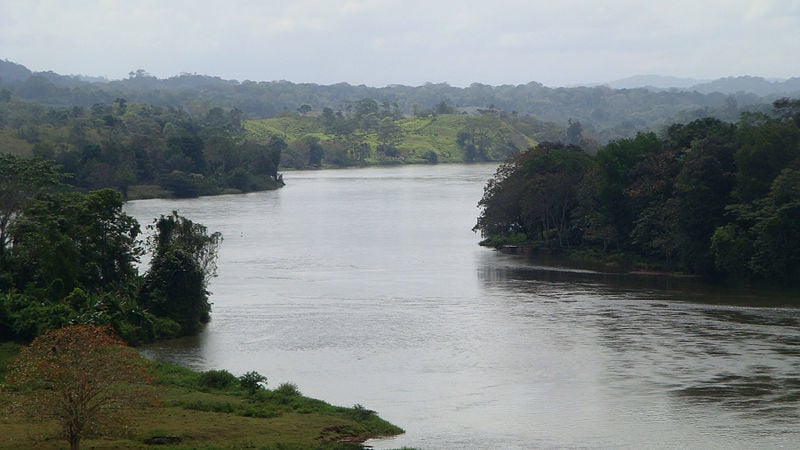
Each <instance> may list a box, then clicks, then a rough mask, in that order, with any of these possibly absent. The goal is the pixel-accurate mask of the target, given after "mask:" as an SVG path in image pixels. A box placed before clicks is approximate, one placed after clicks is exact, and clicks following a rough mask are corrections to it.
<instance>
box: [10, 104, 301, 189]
mask: <svg viewBox="0 0 800 450" xmlns="http://www.w3.org/2000/svg"><path fill="white" fill-rule="evenodd" d="M6 93H7V91H6ZM285 147H286V143H285V142H284V141H283V140H282V139H280V138H279V137H277V136H267V137H265V138H264V139H262V140H253V139H248V137H247V133H246V132H245V130H244V129H243V128H242V126H241V111H238V110H236V109H233V110H227V111H225V110H223V109H221V108H211V109H209V110H206V111H204V112H203V114H202V115H200V116H199V117H195V116H191V115H189V114H188V113H186V112H185V111H183V110H180V109H175V108H172V107H161V106H153V105H146V104H139V103H129V102H128V101H126V100H125V99H123V98H118V99H116V100H114V101H113V102H112V103H108V104H100V103H98V104H94V105H92V106H90V107H83V106H72V107H68V108H52V107H46V106H42V105H39V104H35V103H31V102H25V101H22V100H20V99H18V98H16V97H12V96H10V95H5V96H0V153H14V154H16V155H19V156H36V157H40V158H43V159H48V160H52V161H54V162H56V163H58V164H59V165H60V166H61V167H62V169H63V171H64V172H66V173H68V174H70V175H71V178H70V179H69V180H68V181H69V182H70V183H71V184H73V185H74V186H76V187H78V188H81V189H83V190H84V191H86V190H91V189H99V188H113V189H115V190H118V191H119V192H121V193H122V194H123V196H124V197H125V198H128V196H129V195H130V197H132V198H141V197H154V196H157V197H166V196H175V197H196V196H198V195H210V194H219V193H227V192H248V191H254V190H265V189H274V188H277V187H280V186H281V185H282V184H283V182H282V180H281V177H280V175H279V173H278V166H279V164H280V155H281V151H282V150H283V149H284V148H285Z"/></svg>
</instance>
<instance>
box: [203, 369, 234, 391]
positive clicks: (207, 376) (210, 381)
mask: <svg viewBox="0 0 800 450" xmlns="http://www.w3.org/2000/svg"><path fill="white" fill-rule="evenodd" d="M237 380H238V378H236V376H235V375H233V374H232V373H230V372H228V371H227V370H224V369H223V370H207V371H205V372H203V373H201V374H200V378H199V379H198V383H199V384H200V387H205V388H212V389H225V388H228V387H231V386H235V385H236V381H237Z"/></svg>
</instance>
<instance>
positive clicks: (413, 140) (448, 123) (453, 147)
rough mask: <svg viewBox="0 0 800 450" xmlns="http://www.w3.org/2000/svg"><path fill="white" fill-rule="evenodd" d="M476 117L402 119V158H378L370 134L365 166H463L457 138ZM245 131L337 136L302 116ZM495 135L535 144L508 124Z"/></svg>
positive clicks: (260, 136) (257, 135) (261, 136)
mask: <svg viewBox="0 0 800 450" xmlns="http://www.w3.org/2000/svg"><path fill="white" fill-rule="evenodd" d="M471 117H472V118H473V119H474V116H468V115H464V114H439V115H436V116H429V117H425V118H419V117H408V118H403V119H399V120H397V121H396V123H397V124H398V125H399V126H400V128H401V129H402V130H403V139H402V141H401V143H400V144H399V145H398V146H397V148H398V150H399V151H400V154H401V155H402V158H387V157H384V156H382V155H377V154H375V149H376V148H377V147H378V136H377V133H375V132H371V133H367V134H366V135H364V140H365V142H366V143H368V144H369V145H370V147H371V148H372V155H371V156H370V157H369V158H367V159H366V161H365V163H366V164H372V165H375V164H397V163H411V164H413V163H424V162H426V159H425V158H424V155H425V154H426V153H427V152H434V153H436V156H437V158H438V162H442V163H460V162H464V151H463V150H462V149H461V148H460V147H459V146H458V144H457V141H456V137H457V135H458V133H459V131H461V130H462V129H464V128H465V125H466V124H467V121H468V120H470V118H471ZM243 127H244V128H245V130H247V134H248V135H249V136H250V137H251V138H254V139H257V140H266V139H268V138H269V136H271V135H275V136H279V137H281V138H283V139H284V140H286V142H287V143H291V142H294V141H297V140H300V139H302V138H303V137H306V136H313V137H317V138H319V139H320V140H321V141H328V140H334V138H335V136H334V135H328V134H326V133H325V131H324V129H323V128H322V127H321V125H320V121H319V119H316V118H313V117H306V116H300V115H286V116H281V117H272V118H269V119H257V120H246V121H244V122H243ZM492 132H501V133H504V134H505V135H507V136H513V139H514V140H515V142H516V143H517V144H518V145H520V146H521V148H527V147H529V146H533V145H535V144H536V141H535V140H534V139H533V138H531V137H530V136H527V135H525V133H524V130H517V129H514V128H513V127H512V125H511V124H510V123H509V122H507V121H498V122H497V124H496V127H493V128H492Z"/></svg>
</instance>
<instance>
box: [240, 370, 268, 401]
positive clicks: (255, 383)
mask: <svg viewBox="0 0 800 450" xmlns="http://www.w3.org/2000/svg"><path fill="white" fill-rule="evenodd" d="M266 384H267V377H265V376H264V375H261V374H260V373H258V372H256V371H255V370H253V371H250V372H247V373H246V374H244V375H242V376H240V377H239V386H241V387H242V388H243V389H245V390H247V392H248V393H249V394H251V395H252V394H255V393H256V392H257V391H259V390H261V389H264V386H265V385H266Z"/></svg>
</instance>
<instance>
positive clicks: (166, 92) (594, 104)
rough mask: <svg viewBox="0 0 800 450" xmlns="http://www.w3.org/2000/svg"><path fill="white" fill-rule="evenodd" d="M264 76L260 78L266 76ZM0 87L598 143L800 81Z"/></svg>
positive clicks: (154, 82)
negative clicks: (556, 131) (450, 123)
mask: <svg viewBox="0 0 800 450" xmlns="http://www.w3.org/2000/svg"><path fill="white" fill-rule="evenodd" d="M265 76H268V75H265ZM0 89H5V90H7V91H8V92H9V94H10V95H13V96H15V97H17V98H19V99H22V100H26V101H31V102H35V103H37V104H42V105H46V106H51V107H62V108H63V107H73V106H82V107H84V108H88V107H91V106H92V105H95V104H106V105H107V104H111V103H113V102H114V101H115V100H116V99H118V98H124V99H127V100H128V101H129V102H131V103H142V104H149V105H154V106H160V107H172V108H176V109H181V110H184V111H187V112H188V113H189V114H191V115H193V116H198V115H201V114H203V113H204V112H205V111H208V110H209V109H211V108H213V107H220V108H223V109H225V110H234V109H236V110H238V111H241V114H242V118H243V119H263V118H271V117H276V116H278V115H280V114H283V113H287V112H295V111H298V110H303V111H305V112H306V113H310V114H312V115H319V114H322V112H323V110H324V109H325V108H329V109H331V110H333V111H334V112H337V111H342V112H344V113H346V112H347V110H348V108H352V107H354V106H355V103H356V102H358V101H359V100H361V99H373V100H375V101H376V102H378V104H379V105H381V104H384V103H388V104H389V105H393V107H395V108H396V110H397V111H398V112H399V113H400V114H402V115H404V116H416V115H418V114H420V113H422V112H424V111H433V110H434V109H436V106H437V105H439V104H440V103H441V102H445V103H446V104H448V105H450V106H452V107H453V108H455V110H456V111H457V112H458V113H468V114H470V113H473V112H475V111H476V110H477V109H484V110H489V109H496V110H499V111H505V112H507V113H509V114H513V113H516V114H518V115H532V116H534V117H536V118H537V119H538V120H540V121H542V122H547V123H555V124H558V125H559V126H561V127H563V128H566V127H567V126H568V122H569V121H570V120H573V121H577V122H580V123H581V124H582V125H583V131H584V133H585V135H586V137H587V138H589V139H590V140H594V141H597V142H599V143H601V144H605V143H607V142H609V141H611V140H614V139H620V138H626V137H629V136H632V135H634V134H635V133H636V132H639V131H649V130H654V129H658V128H661V127H664V126H667V125H669V124H670V123H675V122H690V121H692V120H694V119H700V118H703V117H709V116H713V117H717V118H719V119H721V120H725V121H735V120H737V119H738V116H739V114H740V113H741V112H745V111H751V112H768V111H769V105H770V103H771V102H772V101H774V100H776V99H778V98H780V97H782V96H795V95H797V94H800V79H797V78H793V79H790V80H786V81H785V82H781V83H773V82H769V81H766V80H763V79H756V78H754V77H737V78H730V79H721V80H717V81H715V82H712V83H706V84H703V85H699V86H696V87H694V88H693V89H691V90H677V89H671V90H670V89H655V88H653V89H649V88H621V89H614V88H611V87H607V86H592V87H586V86H579V87H548V86H544V85H542V84H541V83H537V82H535V81H532V82H530V83H527V84H523V85H502V86H489V85H485V84H480V83H473V84H471V85H470V86H467V87H463V88H462V87H455V86H450V85H448V84H446V83H426V84H424V85H421V86H403V85H391V86H385V87H370V86H364V85H358V86H355V85H350V84H347V83H338V84H334V85H327V86H326V85H317V84H312V83H292V82H290V81H283V80H279V81H249V80H244V81H236V80H224V79H221V78H219V77H214V76H208V75H198V74H186V73H184V74H180V75H176V76H173V77H170V78H167V79H159V78H156V77H154V76H152V75H150V74H149V73H148V72H147V71H146V70H143V69H137V70H133V71H131V72H130V73H129V76H128V78H126V79H122V80H111V81H109V80H104V79H98V78H91V77H78V76H66V75H59V74H56V73H53V72H32V71H30V70H29V69H27V68H26V67H25V66H22V65H20V64H16V63H13V62H11V61H0Z"/></svg>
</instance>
